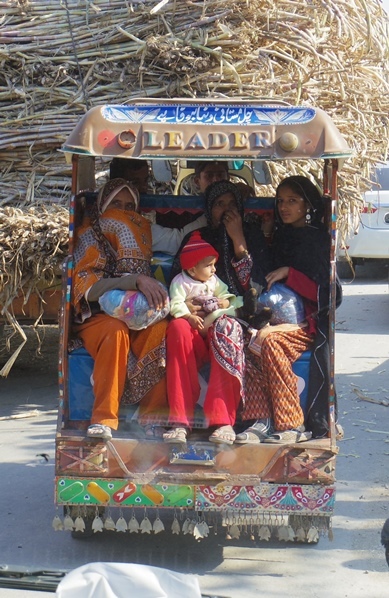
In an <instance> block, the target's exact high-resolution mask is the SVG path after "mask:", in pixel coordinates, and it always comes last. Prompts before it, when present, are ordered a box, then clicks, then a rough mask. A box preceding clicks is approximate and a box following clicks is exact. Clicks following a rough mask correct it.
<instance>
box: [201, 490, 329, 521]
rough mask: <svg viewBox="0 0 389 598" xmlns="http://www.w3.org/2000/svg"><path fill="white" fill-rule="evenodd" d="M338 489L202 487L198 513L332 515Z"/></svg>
mask: <svg viewBox="0 0 389 598" xmlns="http://www.w3.org/2000/svg"><path fill="white" fill-rule="evenodd" d="M334 503H335V488H334V487H328V486H327V487H323V486H319V485H312V486H292V485H288V484H285V485H277V484H266V483H263V484H258V485H257V486H228V485H225V484H218V485H216V486H198V487H197V489H196V509H199V510H203V509H204V510H210V509H215V508H216V509H221V510H224V509H234V510H237V511H240V510H243V511H247V510H249V511H266V512H269V511H270V512H271V511H275V512H282V513H289V512H290V513H293V512H297V513H301V512H305V513H310V514H312V515H313V514H319V513H320V514H324V513H332V511H333V508H334Z"/></svg>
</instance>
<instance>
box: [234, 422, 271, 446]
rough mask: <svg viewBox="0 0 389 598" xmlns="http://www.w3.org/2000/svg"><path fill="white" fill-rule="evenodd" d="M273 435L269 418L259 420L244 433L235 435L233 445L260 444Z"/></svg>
mask: <svg viewBox="0 0 389 598" xmlns="http://www.w3.org/2000/svg"><path fill="white" fill-rule="evenodd" d="M272 433H273V426H272V421H271V419H270V418H265V419H259V420H257V421H256V422H255V423H254V424H253V425H252V426H250V427H249V428H247V430H245V431H244V432H241V433H240V434H237V435H236V438H235V444H260V443H261V442H263V441H264V440H265V439H266V438H269V436H270V435H271V434H272Z"/></svg>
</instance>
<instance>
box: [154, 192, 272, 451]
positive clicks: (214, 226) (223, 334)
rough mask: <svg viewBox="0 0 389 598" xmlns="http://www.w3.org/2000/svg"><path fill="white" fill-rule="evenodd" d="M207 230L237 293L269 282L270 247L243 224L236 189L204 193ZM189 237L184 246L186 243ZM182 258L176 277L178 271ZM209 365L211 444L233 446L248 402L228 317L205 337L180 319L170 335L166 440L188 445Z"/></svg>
mask: <svg viewBox="0 0 389 598" xmlns="http://www.w3.org/2000/svg"><path fill="white" fill-rule="evenodd" d="M205 202H206V206H205V215H206V218H207V226H206V227H203V228H201V229H200V233H201V237H202V239H203V240H204V241H206V242H207V243H209V244H210V245H212V247H214V249H216V251H217V253H218V254H219V259H218V261H217V263H216V274H217V276H218V277H219V278H220V279H221V280H222V281H223V282H224V283H225V284H226V285H227V286H228V289H229V292H231V293H233V294H234V295H241V296H242V295H244V294H245V292H246V291H247V290H248V289H249V288H250V286H252V285H256V286H257V288H258V289H260V288H263V286H264V285H265V284H266V281H265V273H266V272H268V270H269V267H268V266H269V262H268V254H267V245H266V242H265V239H264V237H263V234H262V232H261V230H260V228H259V226H257V225H255V224H249V223H244V222H243V202H242V198H241V195H240V191H239V189H238V187H237V186H236V185H234V184H233V183H231V182H229V181H218V182H214V183H212V184H211V185H209V187H208V188H207V189H206V191H205ZM187 241H188V238H185V239H184V241H183V244H182V247H183V246H184V245H186V243H187ZM179 255H180V251H179V252H178V256H177V259H176V262H175V264H174V266H173V269H172V278H173V277H174V276H175V275H176V274H178V272H179V271H180V264H179V259H178V258H179ZM206 362H210V366H211V368H210V378H209V382H208V388H207V392H206V396H205V401H204V413H205V417H206V420H207V422H208V425H209V426H210V427H215V430H214V432H213V433H212V434H211V436H210V437H209V440H210V441H211V442H215V443H226V444H232V443H233V442H234V440H235V432H234V429H233V425H234V424H235V420H236V413H237V409H238V406H239V404H240V402H241V400H242V399H244V391H243V376H244V365H245V358H244V338H243V330H242V327H241V325H240V323H239V322H238V321H237V320H236V319H234V318H232V317H230V316H227V315H223V316H221V317H220V318H218V319H217V320H216V322H215V324H214V325H213V326H211V327H210V329H209V331H208V336H207V338H206V339H204V338H202V336H201V335H200V334H199V331H198V330H195V329H193V328H192V327H191V326H190V324H189V323H188V321H187V320H185V319H183V318H178V319H175V320H172V321H171V322H170V323H169V326H168V331H167V385H168V401H169V406H170V418H169V421H170V423H171V424H172V425H173V429H172V430H171V431H169V432H167V433H166V434H164V440H165V442H177V441H180V442H185V440H186V436H187V433H188V430H189V429H190V428H191V426H192V423H193V413H194V407H195V404H196V402H197V400H198V398H199V394H200V385H199V381H198V370H199V369H200V368H201V366H202V365H204V364H205V363H206Z"/></svg>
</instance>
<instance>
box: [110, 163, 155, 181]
mask: <svg viewBox="0 0 389 598" xmlns="http://www.w3.org/2000/svg"><path fill="white" fill-rule="evenodd" d="M145 166H147V167H148V164H147V162H146V160H137V159H136V158H113V160H111V163H110V165H109V178H110V179H127V176H126V173H127V172H128V171H129V170H131V171H132V172H137V171H138V170H141V169H142V168H144V167H145Z"/></svg>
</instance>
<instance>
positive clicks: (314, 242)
mask: <svg viewBox="0 0 389 598" xmlns="http://www.w3.org/2000/svg"><path fill="white" fill-rule="evenodd" d="M323 216H324V199H323V197H322V195H321V194H320V192H319V190H318V189H317V187H316V186H315V185H314V184H313V183H312V182H311V181H310V180H309V179H307V178H306V177H303V176H291V177H287V178H285V179H284V180H283V181H282V182H281V183H280V184H279V186H278V188H277V191H276V207H275V226H276V229H275V234H274V238H273V243H272V257H273V270H272V271H271V272H270V273H269V274H268V275H267V276H266V281H267V285H268V287H267V288H268V289H270V288H271V286H272V284H273V283H275V282H277V281H283V282H284V283H285V285H286V286H288V287H289V288H291V289H292V290H294V291H295V292H297V293H298V294H299V295H300V296H301V297H302V298H303V301H304V310H305V322H304V323H303V324H302V325H299V326H296V327H295V329H294V330H284V331H283V330H282V325H281V327H280V328H279V329H278V331H277V326H276V327H273V329H272V327H271V326H268V327H266V328H264V329H263V330H262V331H260V332H259V336H260V340H261V344H260V356H256V355H253V354H251V353H250V354H249V355H248V356H247V357H248V364H247V371H246V380H247V396H248V400H247V402H246V404H245V409H244V412H243V419H244V420H256V421H254V423H253V425H251V426H250V427H249V428H248V429H247V430H246V431H245V432H242V433H241V434H238V435H237V438H236V442H237V443H242V444H244V443H251V444H257V443H259V442H273V443H281V444H283V443H291V442H301V441H304V440H308V439H309V438H310V437H311V436H312V433H313V435H314V436H315V437H321V436H325V435H327V433H328V423H327V422H328V388H329V380H330V378H329V347H328V321H329V320H328V306H329V272H330V245H331V238H330V235H329V233H328V230H327V228H326V226H325V225H324V224H323ZM337 291H338V300H340V299H341V287H339V288H338V289H337ZM306 350H311V351H312V353H311V355H312V357H311V362H310V377H309V385H308V397H309V398H308V402H309V408H308V409H309V412H308V416H307V418H306V425H307V427H308V429H309V432H306V431H305V426H304V414H303V411H302V409H301V406H300V400H299V395H298V391H297V376H296V375H295V374H294V373H293V371H292V364H293V363H294V362H295V361H296V360H297V359H298V358H299V357H300V356H301V354H302V353H303V352H304V351H306ZM258 381H260V384H259V385H258ZM252 384H255V388H256V392H255V393H252V392H250V387H251V385H252Z"/></svg>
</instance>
